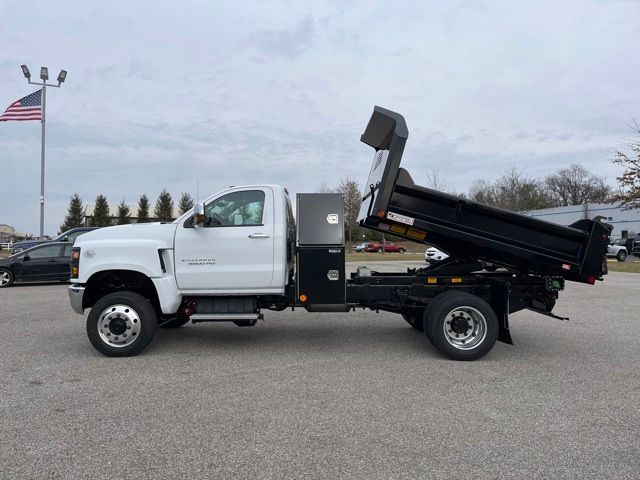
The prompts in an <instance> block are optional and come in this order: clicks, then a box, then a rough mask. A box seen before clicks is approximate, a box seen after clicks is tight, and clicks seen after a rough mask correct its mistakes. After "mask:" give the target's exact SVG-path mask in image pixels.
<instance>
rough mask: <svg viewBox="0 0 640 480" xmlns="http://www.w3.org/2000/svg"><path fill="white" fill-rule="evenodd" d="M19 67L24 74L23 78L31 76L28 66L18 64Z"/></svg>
mask: <svg viewBox="0 0 640 480" xmlns="http://www.w3.org/2000/svg"><path fill="white" fill-rule="evenodd" d="M20 68H22V74H23V75H24V78H26V79H27V80H29V79H30V78H31V72H30V71H29V68H28V67H27V66H26V65H20Z"/></svg>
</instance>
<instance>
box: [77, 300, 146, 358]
mask: <svg viewBox="0 0 640 480" xmlns="http://www.w3.org/2000/svg"><path fill="white" fill-rule="evenodd" d="M157 328H158V316H157V314H156V311H155V309H154V308H153V305H151V303H149V301H148V300H147V299H146V298H144V297H143V296H142V295H140V294H138V293H135V292H115V293H111V294H109V295H106V296H104V297H102V298H101V299H100V300H98V301H97V302H96V303H95V305H94V306H93V308H92V309H91V311H90V312H89V315H88V316H87V336H88V337H89V341H90V342H91V345H93V346H94V348H95V349H96V350H98V351H99V352H100V353H102V354H103V355H107V356H109V357H126V356H130V355H136V354H138V353H140V352H141V351H142V350H143V349H144V348H145V347H146V346H147V345H149V343H151V340H153V337H154V336H155V334H156V330H157Z"/></svg>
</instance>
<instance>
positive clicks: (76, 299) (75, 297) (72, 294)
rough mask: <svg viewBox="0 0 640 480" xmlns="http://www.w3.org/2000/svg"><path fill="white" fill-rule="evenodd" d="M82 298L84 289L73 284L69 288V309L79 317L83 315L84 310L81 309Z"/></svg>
mask: <svg viewBox="0 0 640 480" xmlns="http://www.w3.org/2000/svg"><path fill="white" fill-rule="evenodd" d="M83 297H84V287H83V286H82V285H76V284H73V285H70V286H69V302H70V303H71V308H73V311H74V312H76V313H79V314H80V315H83V314H84V309H83V308H82V299H83Z"/></svg>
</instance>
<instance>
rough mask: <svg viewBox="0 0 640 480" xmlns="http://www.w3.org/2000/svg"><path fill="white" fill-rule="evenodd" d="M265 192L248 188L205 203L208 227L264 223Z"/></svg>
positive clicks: (206, 224)
mask: <svg viewBox="0 0 640 480" xmlns="http://www.w3.org/2000/svg"><path fill="white" fill-rule="evenodd" d="M264 198H265V197H264V192H263V191H262V190H246V191H243V192H232V193H228V194H226V195H223V196H222V197H220V198H216V199H215V200H213V201H212V202H211V203H209V204H207V205H205V207H204V215H205V226H206V227H239V226H245V225H262V215H263V213H264Z"/></svg>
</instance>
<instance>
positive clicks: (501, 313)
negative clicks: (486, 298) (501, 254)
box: [490, 283, 513, 345]
mask: <svg viewBox="0 0 640 480" xmlns="http://www.w3.org/2000/svg"><path fill="white" fill-rule="evenodd" d="M510 290H511V289H510V286H509V284H508V283H496V284H494V285H491V302H490V304H491V308H493V311H494V312H496V317H498V325H499V327H500V329H499V330H498V340H499V341H501V342H503V343H508V344H509V345H513V340H512V339H511V333H510V332H509V292H510Z"/></svg>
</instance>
